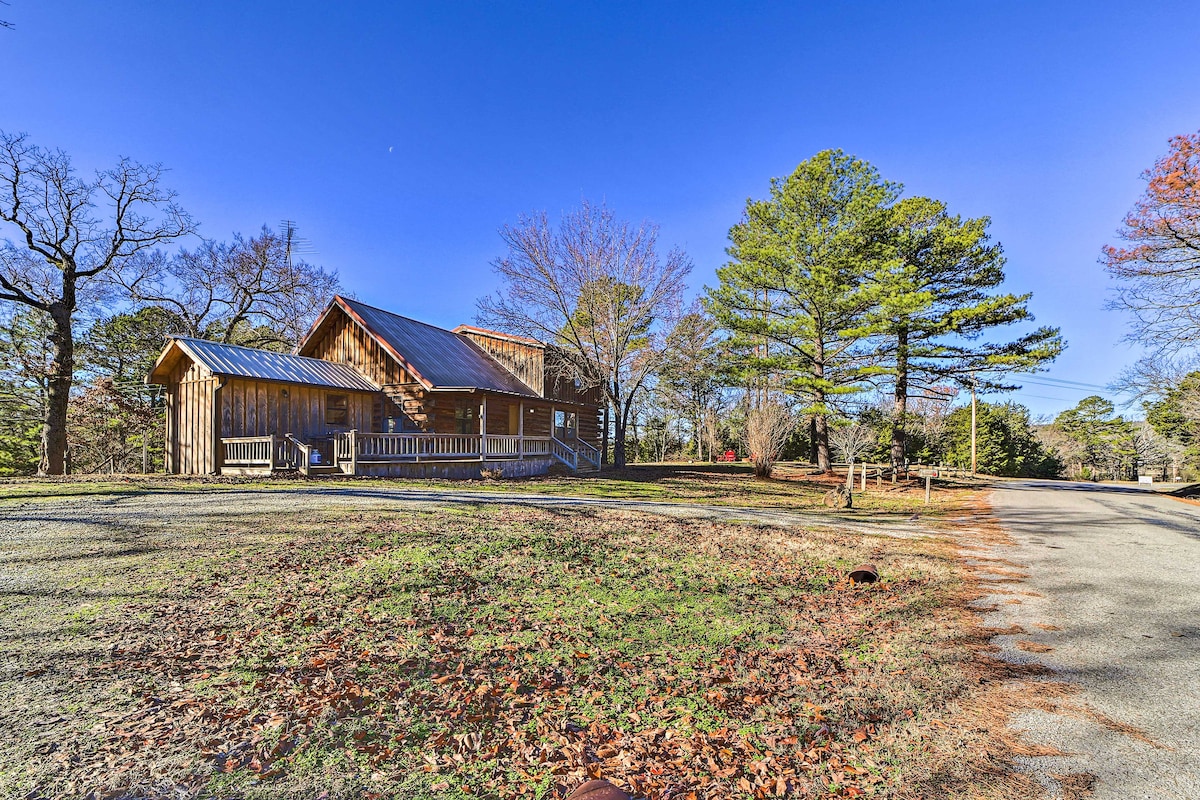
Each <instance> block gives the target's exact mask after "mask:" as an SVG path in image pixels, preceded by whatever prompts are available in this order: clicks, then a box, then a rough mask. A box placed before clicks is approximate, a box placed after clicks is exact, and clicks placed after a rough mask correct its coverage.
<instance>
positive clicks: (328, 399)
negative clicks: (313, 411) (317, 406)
mask: <svg viewBox="0 0 1200 800" xmlns="http://www.w3.org/2000/svg"><path fill="white" fill-rule="evenodd" d="M325 424H326V425H349V424H350V395H346V394H327V395H325Z"/></svg>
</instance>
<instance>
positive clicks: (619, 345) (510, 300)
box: [477, 202, 692, 467]
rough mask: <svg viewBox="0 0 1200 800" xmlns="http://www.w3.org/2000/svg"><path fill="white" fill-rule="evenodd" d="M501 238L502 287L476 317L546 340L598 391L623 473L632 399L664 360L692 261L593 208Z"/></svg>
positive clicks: (527, 221) (536, 221)
mask: <svg viewBox="0 0 1200 800" xmlns="http://www.w3.org/2000/svg"><path fill="white" fill-rule="evenodd" d="M500 236H501V238H502V239H503V241H504V244H505V246H506V247H507V251H508V252H507V253H506V254H505V255H503V256H501V257H500V258H497V259H496V260H495V261H493V262H492V266H493V268H494V269H495V272H496V274H497V275H498V276H499V278H500V288H499V289H498V290H497V291H496V292H495V293H494V294H492V295H489V296H486V297H484V298H482V299H480V300H479V301H478V304H477V305H478V309H479V313H478V315H477V316H478V320H479V321H480V322H481V323H483V324H488V325H491V326H493V327H496V328H499V329H501V330H506V331H509V332H512V333H519V334H523V335H526V336H530V337H533V338H535V339H538V340H540V341H543V342H545V343H547V344H548V345H549V346H551V347H552V348H554V353H555V355H556V362H557V363H559V364H561V367H562V369H564V370H566V371H568V372H569V373H570V375H569V376H564V377H570V378H574V379H577V380H579V381H580V382H581V384H582V385H584V386H589V387H593V386H598V387H599V388H600V391H601V393H602V394H603V396H604V398H605V400H606V402H607V404H608V405H609V407H610V408H611V410H612V413H613V429H614V430H613V432H614V437H613V464H614V465H615V466H617V467H623V466H625V432H626V429H627V427H628V424H629V419H630V413H631V411H632V406H633V402H634V399H635V398H636V397H637V395H638V393H639V391H641V389H642V388H643V386H644V385H645V384H646V381H647V379H648V378H649V377H650V376H651V375H653V374H654V373H655V372H656V371H657V369H658V368H659V366H660V365H661V363H662V360H663V355H664V348H663V347H662V341H663V338H664V337H665V335H666V332H667V331H668V330H669V329H670V322H671V321H672V319H673V318H674V317H675V316H676V315H677V309H678V306H679V301H680V297H681V295H682V293H683V290H684V286H685V284H684V281H685V279H686V277H687V275H688V273H689V272H691V269H692V264H691V261H690V260H689V259H688V257H687V256H686V255H685V254H684V252H683V251H682V250H679V249H672V250H670V251H668V252H667V253H666V254H665V256H664V255H660V253H659V250H658V228H657V226H655V225H653V224H651V223H648V222H643V223H641V224H640V225H632V224H630V223H628V222H623V221H621V220H618V219H617V218H616V216H615V215H614V214H613V213H612V212H611V211H610V210H609V209H608V208H607V207H605V206H603V205H601V206H594V205H591V204H590V203H587V202H584V203H583V205H582V206H581V207H580V208H579V209H576V210H574V211H571V212H569V213H567V214H565V215H564V216H563V218H562V220H561V222H560V223H559V224H558V225H557V226H555V225H553V224H551V222H550V220H549V218H548V216H547V215H546V214H545V213H540V214H534V215H531V216H525V217H521V218H520V220H519V221H518V223H517V224H516V225H506V226H504V227H503V228H502V229H501V230H500Z"/></svg>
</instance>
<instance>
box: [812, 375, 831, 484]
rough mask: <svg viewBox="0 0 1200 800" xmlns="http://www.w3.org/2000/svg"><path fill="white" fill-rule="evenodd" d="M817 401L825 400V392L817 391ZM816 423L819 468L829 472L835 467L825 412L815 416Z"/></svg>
mask: <svg viewBox="0 0 1200 800" xmlns="http://www.w3.org/2000/svg"><path fill="white" fill-rule="evenodd" d="M816 399H817V402H819V403H821V402H824V401H825V393H824V392H817V395H816ZM813 421H814V422H815V423H816V443H817V469H819V470H821V472H829V470H831V469H833V462H832V461H831V460H830V458H829V420H828V419H827V418H826V417H825V415H824V414H817V415H816V416H815V417H813Z"/></svg>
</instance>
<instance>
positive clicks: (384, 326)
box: [299, 296, 538, 397]
mask: <svg viewBox="0 0 1200 800" xmlns="http://www.w3.org/2000/svg"><path fill="white" fill-rule="evenodd" d="M334 305H337V306H340V307H341V308H342V309H343V310H344V311H345V312H346V313H347V314H349V315H350V318H351V319H353V320H355V321H356V322H357V323H358V324H359V325H361V326H362V327H363V328H364V329H365V330H366V331H367V333H369V334H370V335H371V336H372V337H373V338H374V339H375V340H376V341H378V342H379V343H380V344H381V345H383V347H384V348H385V349H386V350H388V352H390V353H391V354H392V356H393V357H395V359H396V360H397V361H398V362H400V364H402V365H403V366H404V367H405V368H407V369H408V370H409V371H410V372H411V373H412V374H413V376H414V377H416V378H417V380H419V381H420V382H421V383H423V384H424V385H425V386H426V388H428V389H485V390H488V391H492V392H503V393H506V394H516V395H521V396H523V397H537V396H538V395H537V394H536V393H535V392H534V391H533V390H532V389H531V388H529V386H527V385H526V384H525V383H524V382H523V381H521V380H520V379H519V378H517V377H516V376H515V375H513V374H512V373H511V372H509V371H508V370H507V369H505V367H504V366H503V365H501V364H500V363H499V362H498V361H496V360H495V359H494V358H492V357H491V356H490V355H488V354H487V353H486V352H484V350H483V348H481V347H479V345H477V344H475V343H474V342H473V341H471V339H470V338H469V337H467V336H464V335H460V334H457V333H454V332H453V331H448V330H445V329H444V328H439V327H437V326H436V325H430V324H428V323H425V322H418V321H417V320H415V319H409V318H408V317H402V316H400V315H399V314H393V313H391V312H390V311H384V310H383V309H381V308H375V307H374V306H369V305H367V304H366V303H360V302H359V301H357V300H347V299H346V298H344V297H341V296H337V297H334V298H333V303H332V304H330V310H332V308H333V306H334ZM326 313H328V311H327V312H326ZM324 316H325V315H322V317H324ZM319 324H320V323H319V322H318V325H319ZM315 330H316V327H314V331H315ZM310 335H311V334H310ZM304 344H305V343H301V345H300V348H299V349H301V350H302V349H303V348H304Z"/></svg>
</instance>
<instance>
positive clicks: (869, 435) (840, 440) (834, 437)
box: [829, 421, 875, 493]
mask: <svg viewBox="0 0 1200 800" xmlns="http://www.w3.org/2000/svg"><path fill="white" fill-rule="evenodd" d="M874 441H875V430H874V428H872V427H871V426H870V425H867V424H865V423H862V422H858V421H848V422H844V423H842V424H841V425H832V426H830V428H829V443H830V444H831V445H833V447H834V449H835V450H837V451H838V452H839V453H841V454H842V458H844V459H846V463H847V464H849V468H848V469H847V471H846V489H847V490H848V491H850V492H851V493H853V491H854V462H855V461H857V460H858V456H859V455H860V454H861V453H862V452H863V451H864V450H866V449H867V448H868V447H870V446H871V444H872V442H874Z"/></svg>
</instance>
